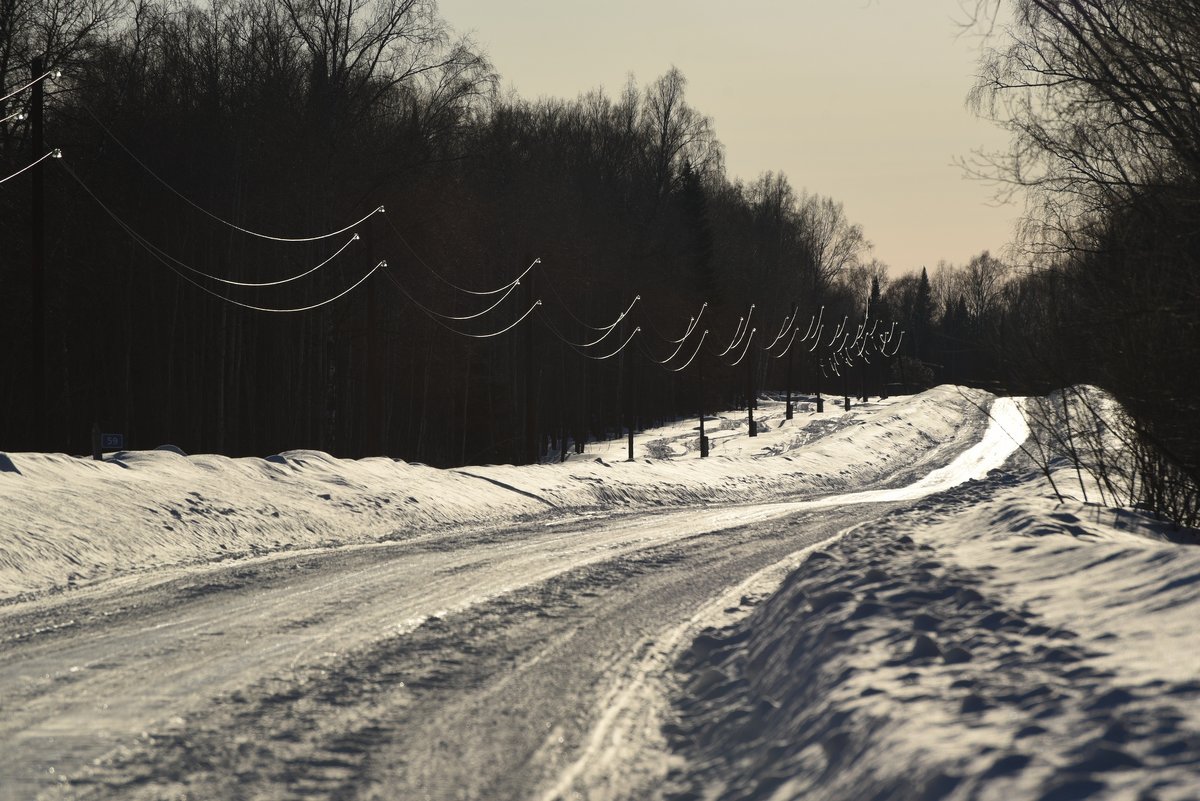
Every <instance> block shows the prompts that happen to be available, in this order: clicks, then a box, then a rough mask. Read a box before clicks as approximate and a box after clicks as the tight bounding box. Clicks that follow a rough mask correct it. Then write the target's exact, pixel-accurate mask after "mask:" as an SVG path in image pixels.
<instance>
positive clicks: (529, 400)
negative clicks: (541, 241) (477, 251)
mask: <svg viewBox="0 0 1200 801" xmlns="http://www.w3.org/2000/svg"><path fill="white" fill-rule="evenodd" d="M522 282H523V283H524V286H525V293H524V294H525V308H526V309H528V308H529V307H531V306H532V305H533V302H534V297H533V271H532V270H531V271H530V272H529V274H528V275H526V276H525V278H523V279H522ZM535 314H536V312H535ZM537 370H538V366H537V358H536V356H535V353H534V340H533V320H526V321H525V463H526V464H537V463H538V462H540V461H541V460H542V454H541V449H540V447H539V441H538V430H537V413H538V409H537V402H538V397H537V395H538V392H537V385H538V380H537V375H536V373H537Z"/></svg>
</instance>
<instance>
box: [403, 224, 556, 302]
mask: <svg viewBox="0 0 1200 801" xmlns="http://www.w3.org/2000/svg"><path fill="white" fill-rule="evenodd" d="M384 219H385V220H387V223H388V226H389V227H391V229H392V231H393V232H394V233H395V234H396V238H397V239H399V240H400V244H402V245H404V247H405V249H406V250H408V252H409V253H411V254H412V257H413V258H414V259H416V261H417V263H418V264H420V265H421V266H422V267H424V268H425V269H426V270H428V271H429V272H430V273H432V274H433V276H434V277H435V278H437V279H438V280H439V281H441V282H442V283H443V284H445V285H446V286H448V287H450V288H452V289H456V290H458V291H459V292H463V293H465V294H467V295H496V294H499V293H500V292H504V291H505V290H506V289H511V288H512V287H514V286H516V285H517V284H519V283H521V279H522V278H524V277H525V276H526V275H528V274H529V271H530V270H532V269H533V268H534V267H535V266H536V265H538V264H541V263H542V260H541V259H534V260H533V261H532V262H531V263H530V265H529V266H528V267H526V268H525V270H524V272H522V273H521V274H520V275H518V276H517V277H516V278H514V279H513V280H511V281H509V282H508V283H507V284H505V285H504V286H501V287H497V288H496V289H487V290H475V289H467V288H466V287H463V286H459V285H458V284H456V283H454V282H453V281H451V280H450V279H448V278H446V277H445V276H443V275H442V274H441V273H440V272H438V271H437V270H435V269H433V267H431V266H430V265H429V263H428V262H426V261H425V260H424V259H422V258H421V256H420V254H419V253H417V251H416V250H415V249H414V248H413V246H412V245H410V244H409V243H408V240H407V239H405V238H404V234H402V233H400V229H399V228H397V227H396V224H395V223H394V222H392V218H391V217H388V216H387V215H386V214H385V215H384Z"/></svg>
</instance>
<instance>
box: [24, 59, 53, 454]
mask: <svg viewBox="0 0 1200 801" xmlns="http://www.w3.org/2000/svg"><path fill="white" fill-rule="evenodd" d="M30 70H31V72H32V73H33V80H34V84H33V91H32V93H31V96H30V99H29V125H30V134H31V136H30V140H31V146H32V149H33V150H32V154H31V155H32V156H33V159H32V160H34V161H36V160H37V159H40V158H41V157H42V156H43V155H44V154H45V150H46V145H45V142H44V141H43V139H44V130H43V125H42V107H43V104H44V103H45V93H44V91H43V88H42V85H43V83H44V82H43V81H41V80H39V79H40V78H41V76H42V73H43V72H45V62H44V60H43V57H42V56H34V58H33V61H32V63H31V64H30ZM43 169H44V167H43V165H42V164H38V165H37V166H35V167H34V168H33V169H32V170H31V171H30V172H31V173H32V178H33V198H32V201H33V205H32V212H31V214H30V217H29V228H30V234H31V236H32V244H31V247H30V255H31V260H30V267H31V274H30V278H31V283H30V287H31V291H32V294H33V297H32V298H31V301H32V307H31V319H30V326H31V327H32V332H31V333H32V337H31V339H32V342H31V347H30V349H31V351H32V355H33V375H32V376H31V380H32V382H33V391H32V393H30V395H31V400H32V404H33V408H32V409H31V410H30V411H31V412H32V419H31V420H30V421H29V422H30V428H31V433H32V436H31V444H32V446H33V447H31V448H30V450H49V449H50V448H49V444H48V443H47V442H46V400H47V393H46V264H45V258H46V219H45V202H46V191H45V177H44V174H43V172H42V170H43Z"/></svg>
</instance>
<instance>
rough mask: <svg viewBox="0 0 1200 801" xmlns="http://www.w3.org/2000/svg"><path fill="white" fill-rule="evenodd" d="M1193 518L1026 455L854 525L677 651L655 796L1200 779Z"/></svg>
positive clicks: (1014, 791)
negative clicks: (1083, 490) (1091, 494)
mask: <svg viewBox="0 0 1200 801" xmlns="http://www.w3.org/2000/svg"><path fill="white" fill-rule="evenodd" d="M1017 461H1020V460H1017ZM1069 475H1070V474H1069V473H1068V472H1067V471H1065V470H1064V471H1063V472H1062V474H1061V475H1060V476H1059V477H1058V478H1059V486H1060V488H1061V487H1064V486H1067V484H1068V482H1069ZM1191 534H1193V533H1189V532H1183V533H1182V534H1172V533H1171V532H1170V531H1169V530H1167V529H1166V528H1165V527H1163V526H1161V525H1159V524H1156V523H1155V522H1154V521H1151V520H1149V519H1148V518H1146V517H1144V516H1141V515H1139V514H1136V513H1133V512H1130V511H1128V510H1121V509H1112V508H1106V507H1102V506H1095V505H1087V504H1081V503H1077V502H1068V503H1059V502H1058V501H1057V499H1056V498H1055V497H1054V496H1053V495H1052V494H1051V493H1050V489H1049V485H1048V484H1047V483H1046V482H1045V480H1044V479H1043V478H1042V476H1041V475H1040V474H1038V473H1037V472H1035V471H1032V470H1023V469H1021V468H1020V467H1019V466H1018V467H1017V468H1016V472H1015V473H1014V472H1006V473H999V472H998V473H994V474H993V475H992V476H991V477H989V478H988V479H987V480H985V481H980V482H971V483H969V484H965V485H962V486H960V487H957V488H955V489H952V490H949V491H947V492H944V493H942V494H940V495H934V496H930V497H928V498H926V499H925V500H924V501H921V502H920V503H918V504H917V505H916V506H915V507H913V508H912V509H909V510H904V511H900V512H896V513H894V514H891V515H889V516H887V517H884V518H882V519H880V520H878V521H876V522H873V523H870V524H868V525H865V526H861V527H858V528H856V529H853V530H851V531H849V532H846V533H845V534H844V536H842V537H841V538H839V539H838V540H836V541H833V542H831V543H828V544H826V545H825V546H823V547H822V548H821V549H819V550H817V551H816V552H814V553H812V554H811V555H810V556H809V557H808V558H807V559H806V560H805V561H804V562H803V563H802V564H801V565H800V566H799V568H798V569H797V570H795V571H794V572H792V573H791V574H790V575H789V576H788V577H787V579H786V580H785V581H784V583H783V585H782V587H781V588H780V589H779V591H778V592H776V593H774V594H773V595H771V596H770V597H769V598H768V599H767V600H766V601H764V602H763V603H762V604H761V605H760V606H758V607H757V608H754V609H753V610H752V611H750V612H749V614H748V615H746V616H745V617H741V614H737V613H735V614H734V615H733V617H735V618H737V617H741V619H740V620H738V621H737V622H734V623H731V624H728V625H725V626H722V627H714V628H710V629H708V630H706V631H704V632H703V633H702V634H701V635H700V636H699V637H698V638H697V639H696V640H695V641H694V642H693V643H692V645H691V648H690V650H688V651H687V652H686V653H685V654H684V655H683V657H682V658H681V660H680V662H679V665H678V668H679V670H680V673H679V682H680V684H679V687H678V692H677V695H676V697H675V699H674V707H673V712H672V713H671V714H670V716H669V717H671V718H672V719H673V722H672V723H671V724H669V725H668V726H666V731H667V735H668V738H669V740H670V744H671V748H672V750H673V751H675V752H676V753H677V754H679V755H681V756H682V757H683V758H684V759H685V760H686V768H682V767H681V768H679V769H678V770H677V771H676V773H675V775H674V779H673V781H672V783H671V788H670V790H669V791H668V793H667V797H668V798H672V799H679V800H680V801H682V799H701V798H703V799H718V798H719V799H764V801H765V800H768V799H769V800H770V801H784V799H805V800H806V801H819V800H821V799H864V798H887V799H892V800H894V801H906V800H907V799H913V800H914V801H916V800H917V799H995V800H996V801H1007V799H1030V800H1031V801H1073V800H1074V799H1130V801H1134V800H1135V799H1137V800H1139V801H1140V800H1142V799H1156V801H1170V800H1171V799H1178V801H1183V800H1184V799H1196V798H1200V668H1198V667H1197V656H1198V655H1200V627H1198V626H1197V624H1196V621H1197V620H1200V547H1195V546H1188V545H1181V544H1178V543H1176V542H1172V541H1171V540H1172V539H1173V538H1179V537H1183V538H1187V537H1189V536H1191ZM730 611H732V610H730ZM742 614H744V613H742Z"/></svg>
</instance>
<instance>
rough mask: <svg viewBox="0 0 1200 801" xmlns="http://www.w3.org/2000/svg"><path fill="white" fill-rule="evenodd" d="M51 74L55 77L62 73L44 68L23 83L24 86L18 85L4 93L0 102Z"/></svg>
mask: <svg viewBox="0 0 1200 801" xmlns="http://www.w3.org/2000/svg"><path fill="white" fill-rule="evenodd" d="M51 75H53V76H54V77H55V78H57V77H58V76H60V75H62V73H61V72H59V71H58V70H46V71H45V72H43V73H42V74H41V75H39V76H37V77H36V78H34V79H33V80H32V81H30V82H29V83H27V84H25V85H24V86H21V87H18V88H17V89H14V90H12V91H11V92H9V93H8V94H6V95H5V96H4V97H0V103H3V102H4V101H5V100H8V99H10V98H13V97H16V96H17V95H19V94H21V92H24V91H25V90H26V89H28V88H29V87H31V86H33V85H34V84H36V83H37V82H38V81H44V80H46V79H47V78H49V77H50V76H51Z"/></svg>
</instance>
